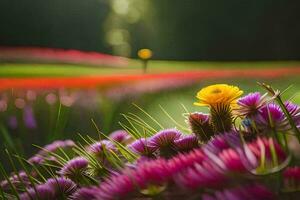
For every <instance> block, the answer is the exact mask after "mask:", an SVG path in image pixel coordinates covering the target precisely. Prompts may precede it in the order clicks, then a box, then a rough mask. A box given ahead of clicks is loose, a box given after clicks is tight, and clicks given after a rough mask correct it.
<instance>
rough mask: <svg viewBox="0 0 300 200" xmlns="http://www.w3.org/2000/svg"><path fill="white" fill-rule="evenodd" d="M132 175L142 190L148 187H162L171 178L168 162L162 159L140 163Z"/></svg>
mask: <svg viewBox="0 0 300 200" xmlns="http://www.w3.org/2000/svg"><path fill="white" fill-rule="evenodd" d="M131 175H133V177H134V182H135V183H137V184H138V186H139V187H142V188H146V187H147V186H148V185H161V184H163V183H165V182H166V181H167V180H168V179H169V178H171V173H170V171H169V168H168V163H167V161H166V160H164V159H160V158H159V159H156V160H150V161H147V162H141V163H139V164H138V165H137V167H136V169H135V170H134V173H133V174H131ZM129 176H130V175H129Z"/></svg>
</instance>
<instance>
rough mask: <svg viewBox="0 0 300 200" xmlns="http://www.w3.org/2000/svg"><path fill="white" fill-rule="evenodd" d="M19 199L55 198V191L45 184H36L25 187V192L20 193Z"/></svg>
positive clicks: (49, 199) (44, 199)
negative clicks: (31, 186)
mask: <svg viewBox="0 0 300 200" xmlns="http://www.w3.org/2000/svg"><path fill="white" fill-rule="evenodd" d="M20 199H21V200H40V199H42V200H53V199H55V193H54V191H53V189H52V188H51V187H50V186H48V185H46V184H42V185H38V186H35V189H34V188H30V189H27V192H24V193H22V194H21V195H20Z"/></svg>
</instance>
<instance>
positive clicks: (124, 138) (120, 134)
mask: <svg viewBox="0 0 300 200" xmlns="http://www.w3.org/2000/svg"><path fill="white" fill-rule="evenodd" d="M109 137H110V138H111V139H112V140H114V141H116V142H119V143H122V144H126V143H127V142H128V140H130V138H131V137H130V135H128V133H127V132H126V131H124V130H117V131H114V132H112V133H111V134H110V135H109Z"/></svg>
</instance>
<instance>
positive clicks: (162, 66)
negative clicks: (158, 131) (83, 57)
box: [0, 60, 300, 77]
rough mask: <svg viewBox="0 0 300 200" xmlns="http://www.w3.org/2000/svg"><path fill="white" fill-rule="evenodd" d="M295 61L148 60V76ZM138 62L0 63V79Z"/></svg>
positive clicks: (109, 70)
mask: <svg viewBox="0 0 300 200" xmlns="http://www.w3.org/2000/svg"><path fill="white" fill-rule="evenodd" d="M298 66H300V62H299V61H278V62H276V61H272V62H206V61H202V62H186V61H150V62H149V65H148V73H150V74H151V73H160V72H178V71H184V70H196V69H241V68H245V69H246V68H256V69H259V68H270V69H271V68H280V67H298ZM140 73H142V70H141V63H140V62H139V61H138V60H130V62H129V65H128V67H119V68H113V67H106V66H100V67H90V66H81V65H66V64H64V65H62V64H16V63H2V64H1V63H0V77H44V76H47V77H72V76H95V75H113V74H140Z"/></svg>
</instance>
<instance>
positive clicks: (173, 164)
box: [168, 149, 206, 174]
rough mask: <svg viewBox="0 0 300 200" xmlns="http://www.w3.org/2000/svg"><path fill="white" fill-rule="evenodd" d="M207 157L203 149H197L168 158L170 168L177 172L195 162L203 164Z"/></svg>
mask: <svg viewBox="0 0 300 200" xmlns="http://www.w3.org/2000/svg"><path fill="white" fill-rule="evenodd" d="M205 159H206V155H205V154H204V153H203V151H202V149H195V150H193V151H191V152H189V153H188V154H178V155H176V156H174V157H173V158H171V159H169V160H168V168H169V170H170V171H171V172H172V173H173V174H175V173H177V172H180V171H182V170H184V169H186V168H188V167H191V166H193V165H194V164H201V163H202V162H203V161H204V160H205Z"/></svg>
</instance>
